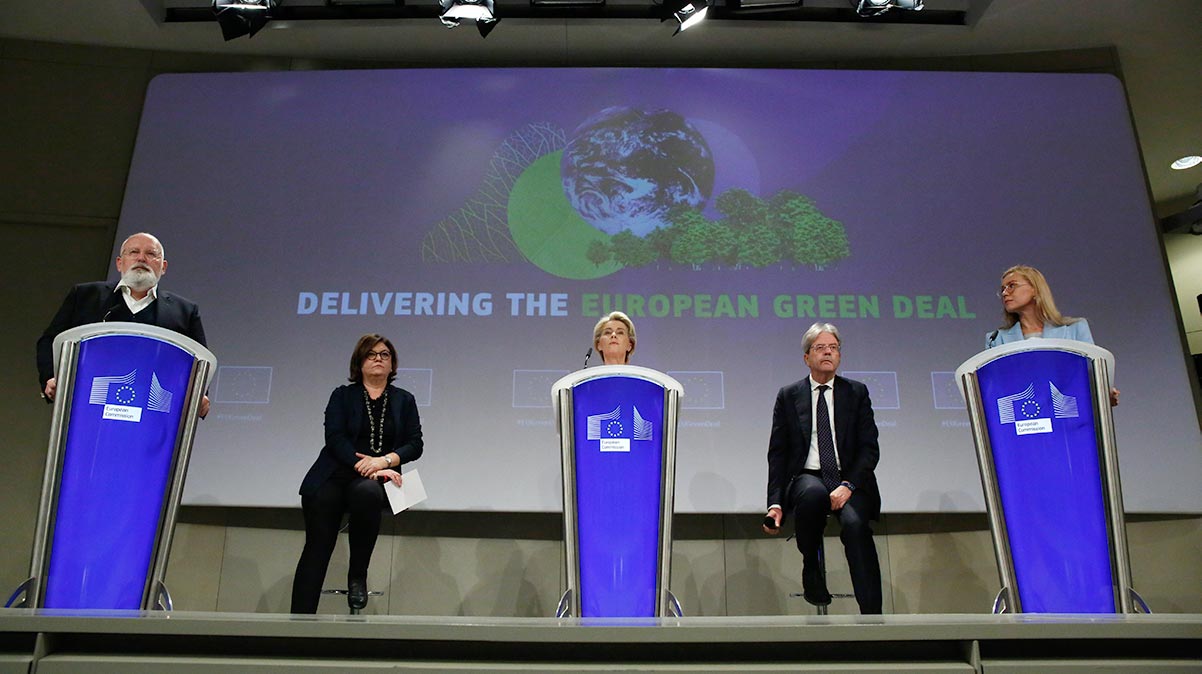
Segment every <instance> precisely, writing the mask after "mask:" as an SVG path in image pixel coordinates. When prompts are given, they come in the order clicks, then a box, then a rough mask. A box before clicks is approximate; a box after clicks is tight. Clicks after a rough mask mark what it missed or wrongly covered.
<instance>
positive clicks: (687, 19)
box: [672, 0, 710, 35]
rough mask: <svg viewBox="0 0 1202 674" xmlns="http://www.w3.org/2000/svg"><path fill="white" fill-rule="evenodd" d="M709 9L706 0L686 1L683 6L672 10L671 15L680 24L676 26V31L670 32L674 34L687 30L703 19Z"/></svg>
mask: <svg viewBox="0 0 1202 674" xmlns="http://www.w3.org/2000/svg"><path fill="white" fill-rule="evenodd" d="M709 9H710V3H709V1H708V0H692V2H686V3H685V6H684V7H681V8H680V9H678V10H676V11H675V12H672V16H673V17H675V19H676V20H677V21H679V22H680V25H679V26H677V27H676V33H672V34H673V35H676V34H677V33H679V32H681V31H684V30H688V29H690V28H692V27H693V26H696V25H697V24H699V23H701V22H702V21H704V20H705V15H706V14H707V13H708V12H709Z"/></svg>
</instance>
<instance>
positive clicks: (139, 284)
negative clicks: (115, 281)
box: [121, 269, 159, 292]
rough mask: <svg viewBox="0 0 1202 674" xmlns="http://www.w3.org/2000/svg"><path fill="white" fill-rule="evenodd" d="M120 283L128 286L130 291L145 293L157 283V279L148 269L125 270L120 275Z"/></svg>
mask: <svg viewBox="0 0 1202 674" xmlns="http://www.w3.org/2000/svg"><path fill="white" fill-rule="evenodd" d="M121 282H122V283H124V284H125V285H127V286H129V288H130V290H136V291H138V292H146V291H147V290H150V289H151V288H153V287H154V286H155V284H156V283H158V282H159V277H158V276H156V275H155V273H154V272H153V271H151V270H149V269H127V270H125V273H124V274H122V275H121Z"/></svg>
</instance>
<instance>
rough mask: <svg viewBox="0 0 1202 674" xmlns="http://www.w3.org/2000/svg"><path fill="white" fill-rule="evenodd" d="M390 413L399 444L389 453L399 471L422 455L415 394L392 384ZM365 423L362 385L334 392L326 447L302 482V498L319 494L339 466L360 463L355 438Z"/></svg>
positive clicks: (327, 425)
mask: <svg viewBox="0 0 1202 674" xmlns="http://www.w3.org/2000/svg"><path fill="white" fill-rule="evenodd" d="M388 411H389V413H390V414H391V415H392V427H393V428H395V429H396V440H395V441H394V442H393V445H392V447H389V448H388V451H390V452H395V453H396V455H397V456H399V457H400V459H401V461H400V463H398V464H396V465H394V466H393V468H394V469H400V467H401V465H402V464H405V463H408V462H409V461H415V460H417V458H418V457H420V456H421V455H422V448H423V446H424V443H423V442H422V424H421V420H420V419H418V416H417V402H416V401H415V400H414V399H413V394H412V393H410V392H408V391H406V390H405V389H402V388H397V387H395V386H392V385H391V384H390V385H389V386H388ZM366 423H367V406H366V405H365V404H364V402H363V385H362V384H347V385H345V386H339V387H338V388H336V389H334V392H333V393H331V394H330V402H329V403H328V404H327V405H326V423H325V427H326V444H325V446H324V447H322V448H321V453H320V454H318V455H317V461H314V462H313V466H312V467H311V468H309V472H308V473H307V474H305V479H304V480H302V481H301V486H300V493H301V495H302V496H309V495H312V494H314V493H316V492H317V489H318V487H320V486H321V485H323V484H325V481H326V480H328V479H330V476H331V475H333V474H334V470H335V469H337V468H338V465H339V464H341V465H344V466H347V467H354V465H355V464H356V463H358V461H359V457H357V456H355V438H356V437H358V436H359V433H360V431H362V430H363V427H364V425H365V424H366Z"/></svg>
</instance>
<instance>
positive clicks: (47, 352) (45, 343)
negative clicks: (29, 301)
mask: <svg viewBox="0 0 1202 674" xmlns="http://www.w3.org/2000/svg"><path fill="white" fill-rule="evenodd" d="M117 271H118V272H120V274H121V280H120V281H118V282H116V283H112V282H107V281H97V282H94V283H80V284H79V285H77V286H75V287H74V288H72V289H71V292H70V293H68V294H67V298H66V299H65V300H63V305H62V306H61V307H59V310H58V313H56V314H55V315H54V319H53V320H51V321H50V325H49V326H48V327H47V328H46V331H45V332H43V333H42V336H41V338H39V339H38V377H39V381H40V382H41V384H42V396H43V397H44V398H45V399H46V401H47V402H50V401H52V400H54V392H55V389H56V384H57V382H56V381H55V379H54V360H53V356H52V353H51V352H52V347H53V344H54V338H55V337H57V336H58V334H59V333H60V332H63V331H64V330H70V329H71V328H74V327H78V326H80V325H86V324H88V323H100V322H105V321H130V322H134V323H145V324H147V325H157V326H159V327H161V328H167V329H168V330H174V331H176V332H178V333H180V334H182V335H186V336H188V337H191V338H192V339H194V340H196V341H197V342H200V343H201V344H202V345H206V344H205V330H204V326H203V325H201V322H200V310H199V309H198V308H197V306H196V304H195V303H193V302H190V301H188V300H186V299H184V298H183V297H180V296H179V295H175V294H172V293H169V292H167V291H165V290H159V279H160V278H162V276H163V274H164V273H166V271H167V256H166V255H165V254H164V253H163V244H161V243H159V240H158V239H156V238H155V237H154V236H152V235H150V234H146V233H144V232H140V233H138V234H134V235H132V236H130V237H129V238H127V239H126V240H125V241H124V242H122V243H121V254H120V255H118V256H117ZM206 346H207V345H206ZM208 413H209V397H208V396H205V397H204V399H202V400H201V402H200V416H202V417H203V416H205V415H207V414H208Z"/></svg>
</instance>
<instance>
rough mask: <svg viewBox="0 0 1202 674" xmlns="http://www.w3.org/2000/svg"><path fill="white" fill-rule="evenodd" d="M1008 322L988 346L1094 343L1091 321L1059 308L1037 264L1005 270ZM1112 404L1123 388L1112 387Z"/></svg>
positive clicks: (1002, 292) (989, 336)
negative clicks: (1040, 340)
mask: <svg viewBox="0 0 1202 674" xmlns="http://www.w3.org/2000/svg"><path fill="white" fill-rule="evenodd" d="M998 297H1000V298H1001V300H1002V314H1003V316H1004V322H1003V324H1002V326H1001V327H1000V328H998V329H997V330H994V331H993V332H990V333H988V334H986V335H985V348H987V349H991V348H993V347H995V346H1001V345H1002V344H1009V343H1011V342H1018V341H1022V340H1024V339H1034V338H1038V337H1042V338H1044V339H1072V340H1075V341H1078V342H1086V343H1088V344H1093V343H1094V342H1093V335H1092V334H1091V333H1090V331H1089V321H1087V320H1085V319H1084V318H1070V317H1068V316H1064V315H1062V314H1061V313H1060V311H1059V310H1058V309H1056V301H1055V300H1053V299H1052V289H1051V288H1050V287H1049V286H1048V281H1047V279H1045V278H1044V277H1043V274H1042V273H1040V271H1039V270H1038V269H1036V268H1035V267H1029V266H1027V265H1023V264H1019V265H1015V266H1013V267H1011V268H1009V269H1007V270H1006V271H1004V272H1002V285H1001V288H999V289H998ZM1110 404H1111V405H1117V404H1119V390H1118V389H1116V388H1112V389H1110Z"/></svg>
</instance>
